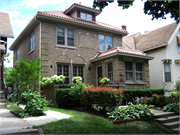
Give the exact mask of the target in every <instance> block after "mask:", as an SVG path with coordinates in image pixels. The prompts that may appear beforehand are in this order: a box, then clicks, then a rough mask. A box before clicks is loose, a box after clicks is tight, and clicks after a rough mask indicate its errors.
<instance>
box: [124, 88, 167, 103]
mask: <svg viewBox="0 0 180 135" xmlns="http://www.w3.org/2000/svg"><path fill="white" fill-rule="evenodd" d="M164 93H165V91H164V89H162V88H161V89H124V94H125V96H124V97H123V103H124V104H125V103H126V102H133V100H134V99H135V97H139V98H141V97H152V95H153V94H157V95H164Z"/></svg>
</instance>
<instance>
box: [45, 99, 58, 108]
mask: <svg viewBox="0 0 180 135" xmlns="http://www.w3.org/2000/svg"><path fill="white" fill-rule="evenodd" d="M46 106H47V107H57V104H56V101H55V100H52V99H50V100H48V101H47V104H46Z"/></svg>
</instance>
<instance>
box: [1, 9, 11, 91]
mask: <svg viewBox="0 0 180 135" xmlns="http://www.w3.org/2000/svg"><path fill="white" fill-rule="evenodd" d="M0 18H1V19H0V70H1V71H0V80H1V82H0V90H3V91H4V88H5V82H4V79H3V72H4V55H5V54H6V53H7V38H14V37H13V32H12V28H11V23H10V18H9V14H8V13H3V12H0Z"/></svg>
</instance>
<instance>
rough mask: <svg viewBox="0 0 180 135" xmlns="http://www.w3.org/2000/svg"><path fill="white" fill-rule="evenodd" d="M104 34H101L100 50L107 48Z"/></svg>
mask: <svg viewBox="0 0 180 135" xmlns="http://www.w3.org/2000/svg"><path fill="white" fill-rule="evenodd" d="M104 41H105V40H104V35H99V50H105V44H104Z"/></svg>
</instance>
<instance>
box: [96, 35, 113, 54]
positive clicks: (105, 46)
mask: <svg viewBox="0 0 180 135" xmlns="http://www.w3.org/2000/svg"><path fill="white" fill-rule="evenodd" d="M99 35H102V36H104V50H100V46H99V50H100V51H107V45H108V44H107V41H106V37H111V39H112V48H113V37H112V36H108V35H103V34H98V40H99ZM98 43H100V42H99V41H98ZM112 48H111V49H112Z"/></svg>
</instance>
